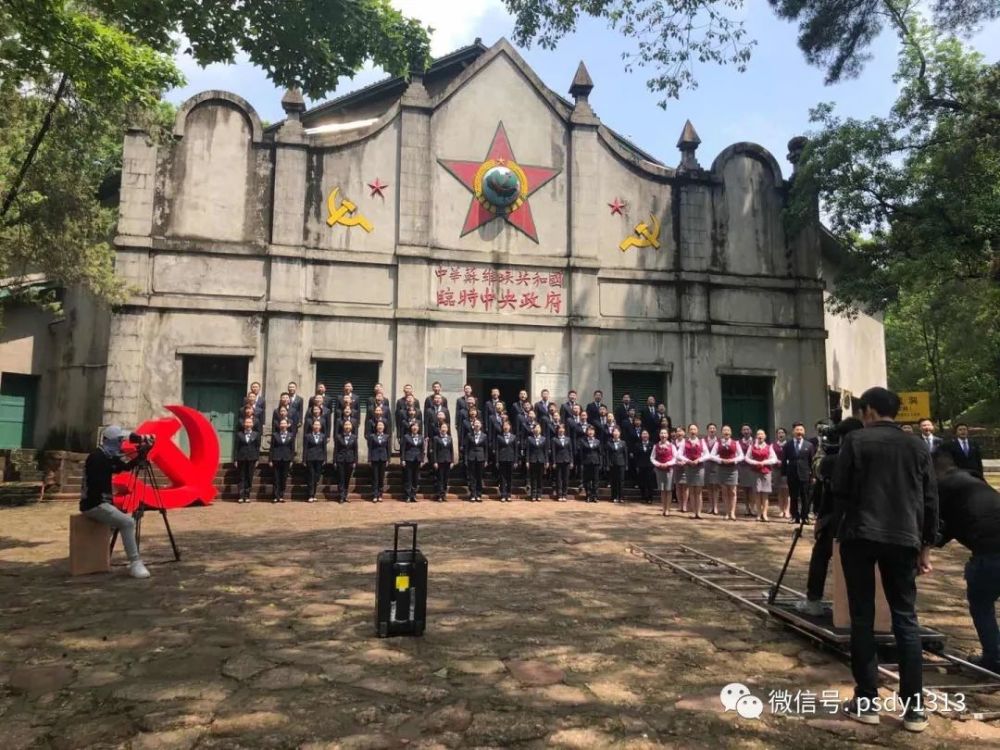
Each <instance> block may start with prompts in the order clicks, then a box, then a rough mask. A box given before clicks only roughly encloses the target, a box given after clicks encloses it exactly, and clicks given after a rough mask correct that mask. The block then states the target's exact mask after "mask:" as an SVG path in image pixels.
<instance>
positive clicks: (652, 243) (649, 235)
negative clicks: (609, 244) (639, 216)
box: [618, 214, 660, 253]
mask: <svg viewBox="0 0 1000 750" xmlns="http://www.w3.org/2000/svg"><path fill="white" fill-rule="evenodd" d="M650 224H652V226H653V228H652V230H650V228H649V226H650ZM636 235H638V236H636ZM630 247H655V248H656V249H657V250H659V248H660V221H659V220H658V219H657V218H656V217H655V216H654V215H653V214H650V215H649V224H646V223H645V222H641V223H639V224H637V225H636V227H635V234H634V235H633V234H630V235H629V236H628V237H626V238H625V239H624V240H622V241H621V243H620V244H619V245H618V249H619V250H621V251H622V252H623V253H624V252H625V251H626V250H628V249H629V248H630Z"/></svg>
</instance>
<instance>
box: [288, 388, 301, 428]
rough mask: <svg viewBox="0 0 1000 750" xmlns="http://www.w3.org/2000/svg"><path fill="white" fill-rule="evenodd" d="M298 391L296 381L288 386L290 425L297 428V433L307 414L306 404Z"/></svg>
mask: <svg viewBox="0 0 1000 750" xmlns="http://www.w3.org/2000/svg"><path fill="white" fill-rule="evenodd" d="M297 391H298V385H296V384H295V382H294V381H293V382H291V383H289V384H288V391H287V393H288V415H289V417H291V419H290V420H289V425H290V426H292V427H295V431H296V432H298V429H299V428H300V427H301V426H302V418H303V417H304V416H305V413H306V409H305V403H304V402H303V401H302V396H300V395H299V394H298V393H297Z"/></svg>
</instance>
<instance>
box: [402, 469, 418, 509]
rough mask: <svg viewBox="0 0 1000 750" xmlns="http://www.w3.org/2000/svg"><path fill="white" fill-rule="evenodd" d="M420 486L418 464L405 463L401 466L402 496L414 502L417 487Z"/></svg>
mask: <svg viewBox="0 0 1000 750" xmlns="http://www.w3.org/2000/svg"><path fill="white" fill-rule="evenodd" d="M419 484H420V462H419V461H406V462H405V463H404V464H403V494H404V495H406V499H407V500H416V498H417V486H418V485H419Z"/></svg>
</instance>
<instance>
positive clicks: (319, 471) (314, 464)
mask: <svg viewBox="0 0 1000 750" xmlns="http://www.w3.org/2000/svg"><path fill="white" fill-rule="evenodd" d="M306 469H307V470H308V472H309V494H308V497H316V488H317V487H319V480H320V479H321V478H322V477H323V462H322V461H306Z"/></svg>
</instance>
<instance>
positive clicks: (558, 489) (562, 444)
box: [550, 424, 574, 503]
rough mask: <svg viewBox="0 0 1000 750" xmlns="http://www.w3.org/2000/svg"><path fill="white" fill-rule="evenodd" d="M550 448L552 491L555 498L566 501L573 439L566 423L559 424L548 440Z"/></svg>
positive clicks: (572, 457)
mask: <svg viewBox="0 0 1000 750" xmlns="http://www.w3.org/2000/svg"><path fill="white" fill-rule="evenodd" d="M550 444H551V448H552V458H551V461H552V476H553V479H554V481H553V485H554V487H553V492H554V494H555V498H556V500H558V501H559V502H561V503H564V502H566V495H567V494H568V493H569V475H570V472H571V471H572V470H573V461H574V456H573V441H572V440H571V439H570V437H569V435H568V434H567V432H566V425H564V424H560V425H559V427H558V428H557V429H556V436H555V437H554V438H553V439H552V440H551V442H550Z"/></svg>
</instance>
